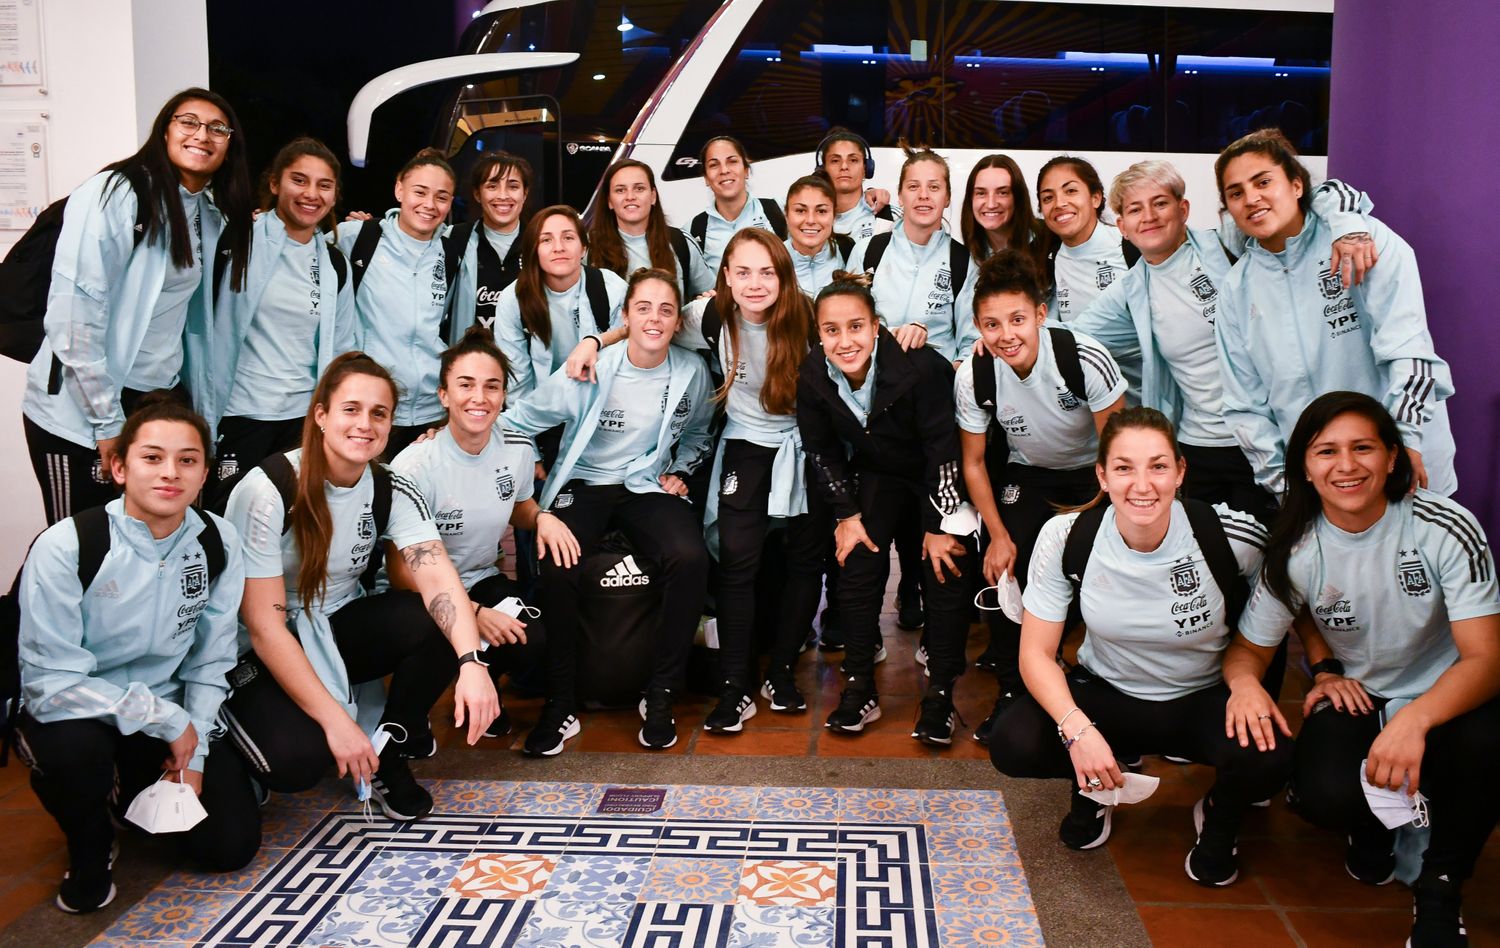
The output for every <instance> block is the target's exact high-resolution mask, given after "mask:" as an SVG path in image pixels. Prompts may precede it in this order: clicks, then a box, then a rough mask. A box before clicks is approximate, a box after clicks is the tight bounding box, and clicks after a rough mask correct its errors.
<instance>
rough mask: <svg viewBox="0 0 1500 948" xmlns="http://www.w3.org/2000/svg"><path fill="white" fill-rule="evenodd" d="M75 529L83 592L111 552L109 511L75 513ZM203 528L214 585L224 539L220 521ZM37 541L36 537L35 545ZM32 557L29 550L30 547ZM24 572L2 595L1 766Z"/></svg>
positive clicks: (5, 756)
mask: <svg viewBox="0 0 1500 948" xmlns="http://www.w3.org/2000/svg"><path fill="white" fill-rule="evenodd" d="M70 519H72V521H73V529H74V530H76V531H77V532H78V584H79V586H80V587H82V589H83V591H84V593H87V592H88V590H89V587H90V586H92V585H93V584H94V577H96V576H98V575H99V567H101V566H102V565H104V557H105V555H106V554H108V553H109V548H110V544H111V542H112V540H113V538H112V537H111V535H110V530H109V512H108V511H107V510H105V508H103V507H90V508H89V509H88V510H84V511H81V512H80V513H76V514H74V515H73V516H72V517H71V518H70ZM202 519H203V531H202V532H201V533H199V534H198V543H199V544H200V545H201V546H202V547H203V559H204V566H205V567H206V568H207V570H208V584H209V585H210V586H212V585H213V582H214V580H216V579H218V578H219V574H220V573H222V572H224V539H223V537H222V536H221V535H220V533H219V526H218V524H216V523H214V520H213V518H212V517H210V516H207V515H204V516H203V518H202ZM35 542H36V541H35V540H33V541H32V543H33V544H34V543H35ZM27 555H28V556H30V555H31V553H30V550H29V549H28V550H27ZM20 638H21V574H20V572H17V573H16V578H15V581H14V582H13V583H11V587H10V592H8V593H6V594H5V595H4V596H0V649H3V654H0V700H3V701H4V705H5V721H4V723H3V725H0V729H3V731H4V737H3V739H0V767H3V766H5V765H6V764H7V763H9V762H10V748H11V745H12V744H13V743H14V742H15V729H16V715H17V713H18V712H19V711H20V705H21V655H20V644H21V643H20Z"/></svg>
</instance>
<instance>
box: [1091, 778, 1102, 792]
mask: <svg viewBox="0 0 1500 948" xmlns="http://www.w3.org/2000/svg"><path fill="white" fill-rule="evenodd" d="M1102 786H1104V781H1103V780H1100V779H1099V778H1098V777H1090V778H1089V789H1090V790H1098V789H1099V788H1100V787H1102Z"/></svg>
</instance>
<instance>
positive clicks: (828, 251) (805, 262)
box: [785, 205, 863, 299]
mask: <svg viewBox="0 0 1500 948" xmlns="http://www.w3.org/2000/svg"><path fill="white" fill-rule="evenodd" d="M861 206H863V205H861ZM785 243H786V250H787V253H789V254H791V255H792V271H793V272H794V273H796V274H797V285H798V286H800V287H801V288H802V292H804V293H806V294H807V295H808V296H811V297H813V298H814V299H816V298H817V296H818V294H819V293H820V292H822V290H823V287H825V286H827V285H828V284H830V283H832V282H833V274H834V271H836V270H842V269H844V267H845V261H844V259H843V258H842V257H840V256H839V251H838V247H836V246H835V245H834V243H833V240H832V239H831V238H830V239H829V240H828V241H827V242H826V243H824V244H823V249H822V250H819V251H818V252H817V253H815V254H813V255H812V256H811V257H809V256H805V255H804V254H802V253H801V252H800V251H798V250H797V249H796V248H795V247H793V246H792V242H791V241H790V240H787V241H785Z"/></svg>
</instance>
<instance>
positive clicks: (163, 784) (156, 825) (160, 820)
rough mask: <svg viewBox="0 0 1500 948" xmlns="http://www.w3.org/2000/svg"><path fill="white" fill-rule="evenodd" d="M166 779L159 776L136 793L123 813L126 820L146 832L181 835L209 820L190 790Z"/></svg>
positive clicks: (184, 785) (205, 811) (163, 776)
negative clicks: (184, 831)
mask: <svg viewBox="0 0 1500 948" xmlns="http://www.w3.org/2000/svg"><path fill="white" fill-rule="evenodd" d="M178 773H179V775H180V774H181V773H182V772H181V771H178ZM166 776H167V775H166V774H162V775H161V779H158V780H157V781H156V783H153V784H152V785H151V786H149V787H147V788H146V789H144V790H142V791H141V792H140V793H138V794H136V797H135V799H134V800H132V801H130V808H129V809H128V810H126V811H125V818H126V819H127V820H129V821H130V822H132V823H134V824H135V825H136V826H139V827H140V828H141V829H143V830H145V831H146V832H148V833H181V832H182V831H183V830H189V829H192V828H193V827H194V826H197V825H198V824H199V823H201V822H203V821H204V820H205V819H206V818H207V817H208V811H207V810H205V809H203V804H202V803H200V802H199V801H198V794H196V793H194V792H193V788H192V787H190V786H188V785H187V784H185V783H174V782H172V781H170V780H167V779H165V778H166ZM178 779H179V780H180V779H181V777H180V776H179V777H178Z"/></svg>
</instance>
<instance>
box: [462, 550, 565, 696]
mask: <svg viewBox="0 0 1500 948" xmlns="http://www.w3.org/2000/svg"><path fill="white" fill-rule="evenodd" d="M511 596H515V597H516V598H517V599H519V600H521V601H522V602H524V603H526V605H528V606H529V605H533V603H532V602H531V601H529V600H528V598H527V596H526V593H525V591H524V590H522V588H521V584H520V583H519V582H517V581H516V580H514V579H511V578H510V577H509V576H507V575H505V574H504V573H496V574H495V575H493V576H486V577H485V578H484V579H481V580H480V581H479V582H477V583H475V584H474V585H473V586H471V587H470V588H469V598H470V599H471V600H473V601H474V602H475V603H477V604H478V605H481V606H484V607H485V608H487V609H493V608H494V607H495V606H496V605H498V604H499V603H500V600H502V599H507V598H509V597H511ZM516 618H518V619H520V620H521V622H522V623H524V624H525V626H526V641H525V642H520V643H517V644H514V645H500V646H495V645H491V646H490V647H489V648H488V649H485V652H484V660H485V661H486V662H489V664H490V678H492V679H494V681H495V684H496V687H497V689H498V687H499V684H500V677H501V676H502V675H505V674H509V675H510V677H511V681H512V683H514V682H516V681H526V682H530V681H531V680H532V679H533V678H534V677H535V674H536V672H537V671H539V670H540V668H541V666H542V662H543V658H544V656H545V655H546V654H547V651H546V650H547V625H546V622H545V619H546V616H537V617H535V618H533V617H532V616H529V615H526V614H525V613H522V614H521V615H519V616H517V617H516Z"/></svg>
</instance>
